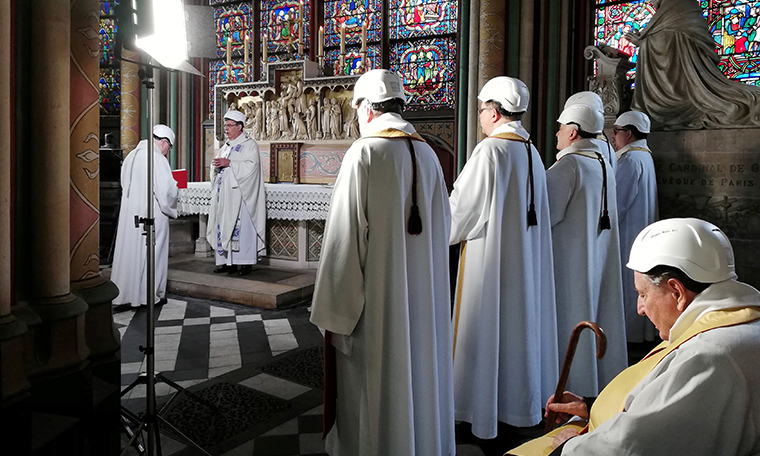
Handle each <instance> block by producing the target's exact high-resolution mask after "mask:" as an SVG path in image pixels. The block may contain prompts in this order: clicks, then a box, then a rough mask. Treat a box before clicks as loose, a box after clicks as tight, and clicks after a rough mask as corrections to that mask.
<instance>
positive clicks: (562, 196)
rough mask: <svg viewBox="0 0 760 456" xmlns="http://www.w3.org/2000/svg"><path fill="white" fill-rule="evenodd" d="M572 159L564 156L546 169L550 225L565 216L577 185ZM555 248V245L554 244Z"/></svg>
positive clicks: (576, 175)
mask: <svg viewBox="0 0 760 456" xmlns="http://www.w3.org/2000/svg"><path fill="white" fill-rule="evenodd" d="M573 165H574V163H573V160H572V158H570V157H565V159H564V160H560V161H558V162H557V163H555V164H553V165H552V166H551V168H549V169H547V170H546V192H547V195H548V197H549V216H550V218H551V221H552V226H555V225H556V224H557V223H559V222H561V221H562V220H563V219H564V218H565V211H566V210H567V205H568V204H569V203H570V197H571V196H572V195H573V193H574V189H575V187H576V186H577V185H578V173H577V170H576V169H575V166H573ZM555 248H556V246H555Z"/></svg>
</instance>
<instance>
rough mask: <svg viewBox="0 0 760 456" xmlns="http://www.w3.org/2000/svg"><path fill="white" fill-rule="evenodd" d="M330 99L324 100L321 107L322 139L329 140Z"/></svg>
mask: <svg viewBox="0 0 760 456" xmlns="http://www.w3.org/2000/svg"><path fill="white" fill-rule="evenodd" d="M330 100H331V98H325V101H324V106H322V139H330V110H331V107H332V103H330Z"/></svg>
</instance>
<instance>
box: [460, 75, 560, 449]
mask: <svg viewBox="0 0 760 456" xmlns="http://www.w3.org/2000/svg"><path fill="white" fill-rule="evenodd" d="M528 98H529V93H528V88H527V87H526V86H525V84H523V83H522V81H520V80H518V79H514V78H509V77H506V76H500V77H497V78H494V79H491V80H490V81H488V82H487V83H486V84H485V85H484V86H483V89H482V90H481V91H480V94H479V95H478V99H479V100H480V101H481V107H480V110H479V111H480V125H481V127H482V128H483V132H484V133H485V134H487V135H488V138H486V139H484V140H483V141H481V142H480V144H478V146H477V147H476V148H475V150H474V151H473V153H472V155H471V157H470V159H469V160H468V161H467V164H466V165H465V167H464V169H463V170H462V172H461V174H460V175H459V177H458V178H457V180H456V182H455V183H454V190H453V192H452V193H451V197H450V198H449V202H450V203H451V236H450V238H449V240H450V242H451V244H456V243H459V242H462V243H463V245H462V251H461V255H460V260H459V277H458V279H457V291H456V299H455V303H454V335H455V336H454V337H455V340H454V397H455V404H456V419H457V420H458V421H465V422H468V423H472V433H473V434H474V435H475V436H477V437H480V438H483V439H492V438H495V437H496V436H497V432H498V429H497V428H498V422H502V423H506V424H509V425H512V426H520V427H528V426H533V425H535V424H537V423H539V422H540V421H541V408H542V406H543V405H544V399H545V398H546V397H547V396H548V395H550V394H551V393H552V392H553V391H554V389H555V387H556V385H557V377H558V369H559V368H558V366H559V361H558V354H557V344H556V340H557V337H556V336H557V320H556V318H557V316H556V311H557V310H556V307H555V304H554V303H555V301H554V274H553V262H552V245H551V225H550V221H549V203H548V200H547V193H546V171H545V169H544V166H543V162H542V161H541V156H540V155H539V153H538V151H537V150H536V148H535V147H533V145H532V144H531V143H530V140H529V138H530V136H529V134H528V132H527V131H526V130H525V129H524V128H523V127H522V124H521V122H520V118H521V117H522V114H523V113H524V112H525V110H526V109H527V107H528Z"/></svg>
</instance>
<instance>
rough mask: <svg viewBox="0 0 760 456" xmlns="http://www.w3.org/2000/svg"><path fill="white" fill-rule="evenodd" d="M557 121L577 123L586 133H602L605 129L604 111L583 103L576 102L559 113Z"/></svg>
mask: <svg viewBox="0 0 760 456" xmlns="http://www.w3.org/2000/svg"><path fill="white" fill-rule="evenodd" d="M557 122H559V123H561V124H565V125H567V124H569V123H574V124H577V125H578V126H579V127H580V129H581V130H583V131H585V132H586V133H595V134H600V133H601V132H602V130H603V129H604V117H603V116H602V112H601V111H599V110H597V109H594V108H592V107H591V106H588V105H583V104H575V105H571V106H568V107H567V108H565V110H564V111H562V114H560V115H559V119H557Z"/></svg>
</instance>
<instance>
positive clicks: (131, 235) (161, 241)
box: [111, 124, 178, 307]
mask: <svg viewBox="0 0 760 456" xmlns="http://www.w3.org/2000/svg"><path fill="white" fill-rule="evenodd" d="M174 139H175V137H174V132H173V131H172V130H171V128H169V127H167V126H166V125H160V124H159V125H156V126H154V127H153V139H152V141H153V217H154V219H155V230H156V246H155V249H156V254H155V269H154V270H155V286H156V290H155V296H154V301H153V302H154V304H163V303H165V302H166V277H167V273H168V269H169V217H171V218H177V196H178V191H177V182H176V181H175V180H174V177H172V171H171V167H170V166H169V161H168V160H167V159H166V154H168V153H169V149H171V147H172V145H173V144H174ZM147 204H148V140H147V139H144V140H142V141H140V143H139V144H137V147H135V149H134V150H133V151H132V152H131V153H129V154H128V155H127V158H125V159H124V163H123V164H122V165H121V208H120V209H119V225H118V229H117V230H118V231H117V232H116V247H115V249H114V256H113V266H112V271H111V281H112V282H113V283H114V284H116V286H117V287H118V288H119V295H118V296H117V297H116V298H115V299H114V300H113V304H115V305H119V304H131V305H132V306H133V307H138V306H140V305H146V304H147V302H148V300H147V293H148V290H147V287H148V285H147V275H146V272H147V250H146V249H147V247H146V245H145V236H143V232H144V230H143V226H142V225H140V226H139V227H135V215H138V216H140V217H141V218H144V217H146V216H147V215H148V214H147V212H148V208H147Z"/></svg>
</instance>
